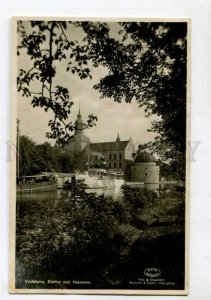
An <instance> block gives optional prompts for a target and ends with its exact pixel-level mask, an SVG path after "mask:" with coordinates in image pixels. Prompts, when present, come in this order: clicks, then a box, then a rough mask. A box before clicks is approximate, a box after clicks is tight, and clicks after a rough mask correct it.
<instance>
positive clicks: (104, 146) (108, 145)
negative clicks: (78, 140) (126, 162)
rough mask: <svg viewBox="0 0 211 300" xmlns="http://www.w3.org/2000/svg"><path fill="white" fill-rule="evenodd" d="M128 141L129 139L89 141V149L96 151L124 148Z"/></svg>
mask: <svg viewBox="0 0 211 300" xmlns="http://www.w3.org/2000/svg"><path fill="white" fill-rule="evenodd" d="M128 143H129V140H128V141H119V142H104V143H91V144H90V150H92V151H96V152H102V151H115V150H125V148H126V147H127V145H128Z"/></svg>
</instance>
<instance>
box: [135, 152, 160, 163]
mask: <svg viewBox="0 0 211 300" xmlns="http://www.w3.org/2000/svg"><path fill="white" fill-rule="evenodd" d="M155 161H156V160H155V158H154V156H153V155H152V154H150V153H149V152H147V151H143V152H140V153H138V154H137V155H136V157H135V160H134V162H135V163H142V162H155Z"/></svg>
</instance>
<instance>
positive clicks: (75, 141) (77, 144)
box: [64, 110, 91, 153]
mask: <svg viewBox="0 0 211 300" xmlns="http://www.w3.org/2000/svg"><path fill="white" fill-rule="evenodd" d="M90 143H91V140H90V139H89V138H88V137H87V136H85V134H84V122H83V120H82V117H81V113H80V110H79V112H78V115H77V120H76V121H75V132H74V135H73V136H72V137H70V139H69V140H68V144H67V145H65V146H64V149H65V150H68V151H71V152H73V153H79V152H81V151H83V150H84V148H85V147H86V146H87V145H89V144H90Z"/></svg>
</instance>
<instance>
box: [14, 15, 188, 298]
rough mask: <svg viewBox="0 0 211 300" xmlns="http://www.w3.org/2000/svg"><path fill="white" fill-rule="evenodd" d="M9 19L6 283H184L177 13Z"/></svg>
mask: <svg viewBox="0 0 211 300" xmlns="http://www.w3.org/2000/svg"><path fill="white" fill-rule="evenodd" d="M12 25H13V26H12V30H13V45H12V52H13V74H12V77H13V78H12V82H13V92H12V98H13V99H12V109H13V119H12V120H11V122H12V132H13V139H11V141H12V142H11V145H10V146H11V149H12V150H14V149H15V164H13V165H12V168H13V169H12V170H11V189H12V191H13V192H12V193H11V195H10V201H11V202H10V203H12V205H11V213H10V291H11V292H12V293H59V294H62V293H64V294H68V293H71V294H123V295H124V294H125V295H126V294H128V295H132V294H136V295H147V294H157V295H162V294H163V295H164V294H166V295H185V294H187V293H188V236H189V232H188V219H189V209H188V207H189V159H188V151H187V150H188V149H187V140H188V137H189V112H190V99H189V48H190V20H189V19H170V18H168V19H127V18H125V19H124V18H122V19H120V18H119V19H95V18H93V19H87V20H86V19H80V18H72V19H71V18H69V19H68V18H58V17H54V18H52V17H49V18H41V17H37V18H36V17H14V18H13V24H12ZM13 152H14V151H13Z"/></svg>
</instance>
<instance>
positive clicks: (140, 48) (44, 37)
mask: <svg viewBox="0 0 211 300" xmlns="http://www.w3.org/2000/svg"><path fill="white" fill-rule="evenodd" d="M25 25H27V26H28V27H30V30H28V33H27V30H26V29H25V27H24V26H25ZM118 26H119V27H118ZM76 27H78V28H80V29H81V28H82V29H83V31H84V33H85V35H84V38H83V39H82V40H80V41H77V40H70V39H69V35H67V31H68V32H70V31H71V28H72V29H73V28H76ZM113 28H114V27H113ZM69 30H70V31H69ZM113 31H115V30H113ZM18 32H19V35H20V41H21V42H20V45H19V46H18V53H19V52H20V51H25V52H24V53H27V55H29V57H30V58H31V61H32V67H31V68H29V70H27V71H26V70H20V73H19V76H18V90H19V92H22V94H23V96H26V97H32V100H31V101H32V105H33V106H34V107H36V106H39V107H43V108H44V109H45V110H46V111H48V110H49V109H51V110H52V111H53V112H54V116H55V117H54V119H53V120H50V121H49V126H50V128H51V132H48V133H47V137H49V138H54V139H57V141H58V143H60V144H63V143H65V142H67V140H68V138H69V133H70V132H71V131H72V130H73V129H74V125H73V123H72V122H68V121H67V120H68V116H69V114H70V113H71V107H72V105H73V102H72V101H69V99H70V95H69V91H68V89H67V88H65V87H62V86H54V79H55V77H56V76H57V75H58V74H57V72H58V67H57V66H58V63H59V62H61V61H65V62H66V63H67V66H66V71H67V72H69V71H70V72H72V73H73V74H77V75H78V76H79V77H80V78H81V79H85V78H87V77H91V75H90V69H89V68H88V67H87V66H88V65H89V66H90V63H92V65H93V66H94V67H104V68H105V69H106V70H107V74H106V75H105V77H103V78H101V79H100V81H99V82H98V83H97V84H95V85H94V88H95V89H97V90H99V91H100V93H101V95H102V97H109V98H113V99H114V101H116V102H119V103H121V102H122V101H126V102H128V103H130V102H131V101H137V102H138V104H139V106H140V107H144V109H145V113H146V117H149V116H151V115H155V116H157V120H156V121H154V122H153V124H152V128H151V131H153V132H155V133H157V136H156V138H155V141H154V142H151V143H149V145H148V148H150V149H151V150H152V151H153V152H156V153H158V154H159V156H160V157H161V158H162V159H164V160H170V161H172V163H173V164H174V165H175V166H176V165H177V173H178V175H179V176H180V177H181V178H184V176H185V150H186V145H185V142H186V76H187V70H186V62H187V23H185V22H174V23H173V22H172V23H170V22H151V23H150V22H123V23H118V24H117V23H116V32H115V33H114V32H112V30H110V25H109V23H102V22H61V21H48V22H41V21H39V22H37V21H31V22H28V24H26V23H25V22H24V23H23V22H19V23H18ZM34 81H37V82H38V83H39V85H40V86H39V91H35V92H34V91H33V90H32V86H33V85H32V83H33V82H34ZM96 120H97V118H96V117H95V116H93V115H90V116H89V119H88V121H87V124H86V125H85V127H90V126H93V125H94V124H95V121H96ZM178 162H179V165H178Z"/></svg>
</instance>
